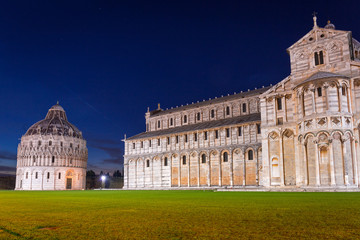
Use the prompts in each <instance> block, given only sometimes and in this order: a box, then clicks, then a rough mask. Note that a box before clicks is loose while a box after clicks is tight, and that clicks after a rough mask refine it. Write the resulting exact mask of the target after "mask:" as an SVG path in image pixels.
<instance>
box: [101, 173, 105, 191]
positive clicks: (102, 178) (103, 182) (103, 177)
mask: <svg viewBox="0 0 360 240" xmlns="http://www.w3.org/2000/svg"><path fill="white" fill-rule="evenodd" d="M105 180H106V176H105V175H102V176H101V182H102V184H101V186H102V188H105Z"/></svg>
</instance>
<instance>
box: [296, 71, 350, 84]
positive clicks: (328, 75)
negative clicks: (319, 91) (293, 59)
mask: <svg viewBox="0 0 360 240" xmlns="http://www.w3.org/2000/svg"><path fill="white" fill-rule="evenodd" d="M333 77H335V78H348V77H346V76H344V75H340V74H336V73H331V72H317V73H314V74H313V75H311V76H310V77H309V78H307V79H306V80H305V81H303V82H301V84H303V83H306V82H310V81H313V80H317V79H324V78H333Z"/></svg>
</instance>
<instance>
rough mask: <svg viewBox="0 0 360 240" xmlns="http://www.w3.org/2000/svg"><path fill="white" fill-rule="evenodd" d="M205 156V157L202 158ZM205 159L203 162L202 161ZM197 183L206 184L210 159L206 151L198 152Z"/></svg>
mask: <svg viewBox="0 0 360 240" xmlns="http://www.w3.org/2000/svg"><path fill="white" fill-rule="evenodd" d="M204 156H205V159H204ZM203 160H205V162H203ZM199 161H200V164H199V178H200V179H199V184H200V186H207V185H208V176H209V171H210V169H209V168H210V162H209V161H210V160H209V154H208V152H207V151H201V152H200V153H199Z"/></svg>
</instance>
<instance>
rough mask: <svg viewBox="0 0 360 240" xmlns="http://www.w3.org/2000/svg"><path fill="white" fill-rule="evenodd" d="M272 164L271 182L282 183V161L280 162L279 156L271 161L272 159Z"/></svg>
mask: <svg viewBox="0 0 360 240" xmlns="http://www.w3.org/2000/svg"><path fill="white" fill-rule="evenodd" d="M270 162H271V165H270V167H271V171H270V172H271V180H272V181H271V182H275V181H276V180H277V181H276V182H278V181H280V164H279V163H280V160H279V157H278V156H273V157H272V158H271V159H270Z"/></svg>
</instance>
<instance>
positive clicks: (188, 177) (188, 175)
mask: <svg viewBox="0 0 360 240" xmlns="http://www.w3.org/2000/svg"><path fill="white" fill-rule="evenodd" d="M190 160H191V156H190V154H189V159H188V162H189V164H188V174H187V179H188V184H187V185H188V187H190Z"/></svg>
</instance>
